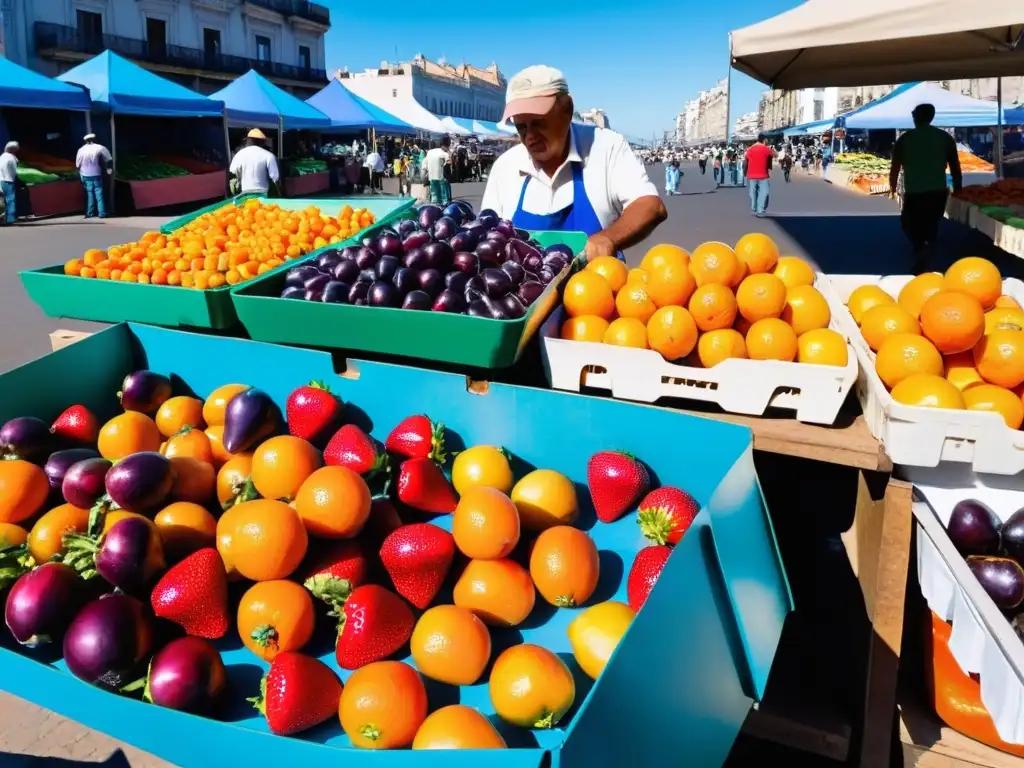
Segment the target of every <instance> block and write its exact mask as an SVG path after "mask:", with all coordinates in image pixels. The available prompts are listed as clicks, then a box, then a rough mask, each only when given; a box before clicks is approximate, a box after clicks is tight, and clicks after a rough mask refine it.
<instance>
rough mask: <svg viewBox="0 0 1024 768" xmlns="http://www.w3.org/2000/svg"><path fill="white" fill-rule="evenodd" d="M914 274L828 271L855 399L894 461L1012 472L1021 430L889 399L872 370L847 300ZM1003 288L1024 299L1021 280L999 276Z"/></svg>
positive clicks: (1020, 457) (1023, 438)
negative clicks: (850, 356)
mask: <svg viewBox="0 0 1024 768" xmlns="http://www.w3.org/2000/svg"><path fill="white" fill-rule="evenodd" d="M912 278H913V276H912V275H888V276H881V275H829V276H828V277H827V278H826V280H824V281H823V283H822V286H821V292H822V294H823V295H824V296H825V300H826V301H828V304H829V308H830V309H831V310H832V319H833V322H836V323H837V325H836V328H837V330H839V332H840V333H842V334H843V335H844V336H845V337H846V339H847V341H849V342H850V344H851V345H852V346H853V349H854V351H855V352H856V354H857V360H858V361H859V362H860V376H859V377H858V379H857V386H856V392H857V399H858V400H859V401H860V405H861V409H862V410H863V412H864V418H865V420H866V421H867V423H868V428H869V429H870V430H871V434H872V435H874V437H875V438H876V439H877V440H879V441H880V442H881V443H882V446H883V447H884V448H885V452H886V453H887V454H888V456H889V458H890V459H892V461H893V463H894V464H902V465H904V466H911V467H935V466H938V464H939V462H941V461H956V462H966V463H968V464H970V465H971V466H972V467H973V469H974V471H975V472H990V473H993V474H997V475H1016V474H1017V473H1019V472H1021V471H1022V470H1024V432H1021V431H1019V430H1016V429H1010V428H1009V427H1007V426H1006V422H1004V421H1003V419H1002V417H1001V416H999V414H997V413H982V412H980V411H955V410H949V409H940V408H918V407H917V406H912V405H902V404H900V403H897V402H896V401H895V400H893V399H892V395H890V394H889V391H888V390H887V389H886V388H885V385H884V384H883V383H882V380H881V379H880V378H879V377H878V374H877V373H876V372H875V353H874V352H872V351H871V348H870V347H869V346H868V345H867V342H865V341H864V337H863V336H862V335H861V332H860V328H859V327H858V326H857V323H856V321H855V320H854V319H853V315H851V314H850V310H848V309H847V308H846V302H847V300H848V299H849V298H850V294H851V293H853V291H854V289H855V288H857V287H858V286H861V285H867V284H873V285H878V286H879V287H880V288H882V290H884V291H885V292H886V293H888V294H889V295H890V296H892V297H893V298H895V297H896V296H897V295H899V292H900V289H902V288H903V286H904V285H906V284H907V283H908V282H910V280H911V279H912ZM1003 293H1005V294H1007V295H1008V296H1012V297H1013V298H1014V299H1016V300H1017V301H1018V302H1020V303H1021V304H1024V283H1022V282H1021V281H1020V280H1017V279H1015V278H1007V279H1005V280H1004V281H1003Z"/></svg>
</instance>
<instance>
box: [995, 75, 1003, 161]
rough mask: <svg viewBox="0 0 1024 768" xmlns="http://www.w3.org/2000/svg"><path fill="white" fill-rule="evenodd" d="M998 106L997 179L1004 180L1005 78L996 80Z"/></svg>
mask: <svg viewBox="0 0 1024 768" xmlns="http://www.w3.org/2000/svg"><path fill="white" fill-rule="evenodd" d="M996 104H998V109H999V113H998V124H997V126H996V178H997V179H1001V178H1003V78H1001V77H997V78H996Z"/></svg>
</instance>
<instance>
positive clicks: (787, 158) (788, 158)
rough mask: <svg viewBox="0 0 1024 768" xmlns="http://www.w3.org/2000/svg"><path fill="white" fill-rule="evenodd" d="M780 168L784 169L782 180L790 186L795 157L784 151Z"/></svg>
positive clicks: (780, 160) (780, 159)
mask: <svg viewBox="0 0 1024 768" xmlns="http://www.w3.org/2000/svg"><path fill="white" fill-rule="evenodd" d="M779 167H780V168H782V178H784V179H785V180H786V183H787V184H789V175H790V173H792V171H793V155H791V154H790V153H789V152H786V151H785V150H783V152H782V157H780V158H779Z"/></svg>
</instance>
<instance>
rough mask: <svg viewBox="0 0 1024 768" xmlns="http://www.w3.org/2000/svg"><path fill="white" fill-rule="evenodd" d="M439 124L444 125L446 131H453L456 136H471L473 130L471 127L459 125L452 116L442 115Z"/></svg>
mask: <svg viewBox="0 0 1024 768" xmlns="http://www.w3.org/2000/svg"><path fill="white" fill-rule="evenodd" d="M441 124H442V125H444V127H445V130H446V131H447V132H448V133H454V134H455V135H456V136H472V135H473V131H472V130H471V129H467V128H463V127H462V126H461V125H459V124H458V123H457V122H456V120H455V118H454V117H442V118H441Z"/></svg>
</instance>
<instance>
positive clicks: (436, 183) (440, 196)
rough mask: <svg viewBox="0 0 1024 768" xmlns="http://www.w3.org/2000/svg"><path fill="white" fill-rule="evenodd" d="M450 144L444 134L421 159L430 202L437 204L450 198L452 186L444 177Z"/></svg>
mask: <svg viewBox="0 0 1024 768" xmlns="http://www.w3.org/2000/svg"><path fill="white" fill-rule="evenodd" d="M451 146H452V140H451V139H450V138H449V137H447V136H445V137H444V138H442V139H441V141H440V143H439V144H438V146H436V147H434V148H433V149H431V150H430V151H429V152H427V156H426V157H425V158H424V160H423V168H424V170H425V171H426V174H427V178H428V179H429V180H430V182H429V183H430V202H432V203H436V204H437V205H448V203H450V202H451V199H452V188H451V185H450V184H449V183H448V181H447V179H446V178H445V169H446V167H448V166H449V165H450V163H451V159H452V156H451ZM485 198H486V193H485ZM485 202H486V199H485ZM484 207H485V208H486V207H487V206H486V205H485V206H484Z"/></svg>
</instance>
